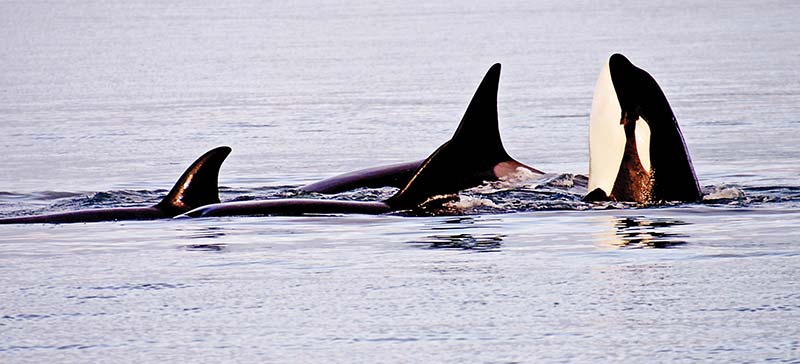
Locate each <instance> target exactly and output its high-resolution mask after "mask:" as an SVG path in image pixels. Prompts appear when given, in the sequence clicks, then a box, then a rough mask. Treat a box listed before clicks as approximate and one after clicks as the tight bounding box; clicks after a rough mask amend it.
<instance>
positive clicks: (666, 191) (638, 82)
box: [584, 54, 702, 204]
mask: <svg viewBox="0 0 800 364" xmlns="http://www.w3.org/2000/svg"><path fill="white" fill-rule="evenodd" d="M588 191H589V193H588V194H587V195H586V197H585V198H584V199H585V200H587V201H604V200H605V201H608V200H610V201H625V202H637V203H640V204H652V203H657V202H659V201H682V202H689V201H696V200H699V199H700V198H701V197H702V194H701V192H700V185H699V184H698V182H697V176H696V175H695V172H694V168H693V166H692V160H691V158H690V157H689V150H688V149H687V147H686V143H685V142H684V140H683V134H682V133H681V130H680V128H679V127H678V122H677V120H676V118H675V115H674V114H673V112H672V108H671V107H670V105H669V102H668V101H667V98H666V96H665V95H664V92H663V91H662V90H661V87H659V86H658V83H656V80H655V79H654V78H653V77H652V76H651V75H650V74H649V73H647V71H645V70H643V69H641V68H638V67H636V66H635V65H633V63H631V62H630V61H629V60H628V59H627V58H625V56H623V55H621V54H613V55H612V56H611V57H610V58H609V60H608V62H607V63H606V64H605V65H604V66H603V69H602V70H601V71H600V76H599V77H598V79H597V84H596V86H595V93H594V98H593V100H592V111H591V116H590V121H589V185H588Z"/></svg>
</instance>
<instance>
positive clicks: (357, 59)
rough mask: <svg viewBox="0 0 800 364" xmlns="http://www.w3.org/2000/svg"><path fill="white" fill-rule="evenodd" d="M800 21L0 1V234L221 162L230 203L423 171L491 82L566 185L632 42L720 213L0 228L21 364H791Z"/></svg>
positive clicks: (514, 145) (492, 196) (511, 137)
mask: <svg viewBox="0 0 800 364" xmlns="http://www.w3.org/2000/svg"><path fill="white" fill-rule="evenodd" d="M799 16H800V3H797V2H794V1H766V2H757V3H756V2H749V1H704V2H693V1H677V2H670V3H669V4H663V3H660V2H627V1H606V2H590V1H577V2H569V3H563V2H562V3H557V4H556V3H550V2H536V1H511V2H503V3H502V4H490V3H488V2H480V1H466V2H465V1H458V2H455V1H449V2H438V3H431V4H408V3H402V2H389V1H380V2H373V3H370V4H357V3H348V2H322V1H319V2H311V1H309V2H287V3H276V2H258V1H253V2H247V1H233V2H224V3H219V2H210V1H191V2H189V1H186V2H168V3H163V2H156V1H152V2H150V1H133V2H131V1H125V2H123V1H97V2H93V1H86V2H55V1H25V2H22V1H6V2H2V3H0V34H2V35H0V39H2V47H0V67H2V70H3V71H2V72H0V145H2V146H3V150H4V153H3V156H2V158H0V216H15V215H21V214H30V213H47V212H56V211H63V210H75V209H84V208H96V207H108V206H141V205H147V204H152V203H155V202H157V201H158V200H159V198H160V196H161V195H163V194H164V193H166V190H167V189H168V188H170V187H171V185H172V184H173V183H174V181H175V180H176V179H177V178H178V176H179V175H180V173H181V172H182V171H183V169H184V168H186V166H188V164H189V163H191V161H192V160H194V158H196V157H197V156H199V155H201V154H202V153H203V152H205V151H206V150H208V149H211V148H213V147H216V146H219V145H229V146H231V147H232V148H233V153H232V154H231V156H230V157H229V159H228V160H227V161H226V162H225V164H224V165H223V168H222V171H221V174H220V184H221V185H222V186H223V189H222V198H223V200H231V199H257V198H269V197H275V196H284V195H292V194H294V193H295V192H293V191H294V188H295V187H297V186H299V185H302V184H303V183H307V182H311V181H315V180H318V179H321V178H325V177H329V176H332V175H334V174H337V173H341V172H345V171H349V170H354V169H359V168H363V167H368V166H374V165H380V164H385V163H395V162H403V161H409V160H418V159H421V158H424V157H425V156H427V155H428V154H429V153H431V152H432V151H433V150H434V149H435V148H436V147H438V146H439V145H440V144H441V143H443V142H444V141H446V140H447V139H448V138H449V137H450V135H451V134H452V133H453V131H454V129H455V127H456V125H457V123H458V121H459V120H460V118H461V114H462V113H463V111H464V109H465V108H466V105H467V103H468V101H469V98H470V97H471V95H472V92H473V91H474V89H475V87H476V86H477V84H478V82H479V81H480V79H481V77H482V75H483V73H484V72H485V71H486V70H487V69H488V67H489V66H491V65H492V64H493V63H495V62H501V63H502V64H503V73H502V76H501V82H500V94H499V97H498V102H499V113H500V124H501V133H502V136H503V140H504V142H505V145H506V148H507V150H508V151H509V152H510V153H511V154H512V155H513V156H514V157H515V158H516V159H518V160H520V161H523V162H525V163H527V164H530V165H532V166H534V167H536V168H539V169H542V170H544V171H547V172H550V173H552V174H553V175H554V176H556V177H554V179H558V180H563V181H567V182H569V181H572V179H573V178H575V177H574V176H575V175H581V174H583V175H585V174H586V173H587V172H588V170H587V169H588V153H587V146H588V140H587V135H588V116H589V109H590V106H591V97H592V93H593V90H594V82H595V80H596V78H597V74H598V73H599V71H600V67H601V66H602V64H603V62H605V60H606V59H607V57H608V56H609V55H610V54H612V53H614V52H621V53H623V54H625V55H626V56H628V57H629V58H630V59H631V60H632V61H633V62H634V64H636V65H638V66H640V67H642V68H644V69H646V70H648V71H649V72H650V73H651V74H652V75H653V76H654V77H655V79H656V80H657V81H658V82H659V83H660V85H661V87H662V88H663V90H664V92H665V94H666V95H667V97H668V98H669V100H670V102H671V104H672V108H673V110H674V111H675V114H676V116H677V118H678V121H679V122H680V125H681V129H682V131H683V134H684V136H685V138H686V142H687V145H688V147H689V149H690V152H691V155H692V159H693V161H694V165H695V169H696V171H697V175H698V177H699V179H700V183H701V185H703V186H704V191H705V192H706V193H707V194H709V195H710V196H711V198H709V199H707V200H706V201H703V202H699V203H692V204H677V205H670V206H659V207H652V208H638V207H635V206H630V205H624V204H622V205H618V204H617V205H608V206H602V205H601V206H594V205H588V204H583V203H580V202H579V199H580V194H579V193H577V192H575V191H571V190H570V189H568V188H567V189H561V190H559V189H558V188H556V189H553V188H552V186H544V187H543V186H542V185H538V184H533V185H526V186H522V187H519V188H516V189H510V190H499V191H489V192H487V191H486V190H478V191H468V192H467V193H465V196H464V197H465V199H466V200H467V201H473V202H475V201H477V202H476V203H473V204H472V205H471V207H469V208H465V209H464V210H463V211H461V213H456V214H455V215H454V216H429V217H408V216H395V215H385V216H361V215H351V216H300V217H241V218H238V217H237V218H213V219H196V220H191V219H180V220H160V221H132V222H105V223H89V224H72V225H3V226H0V277H2V278H0V282H2V284H0V362H3V363H42V362H61V363H66V362H115V363H116V362H119V363H124V362H131V363H133V362H135V363H142V362H149V363H161V362H193V363H201V362H202V363H205V362H208V363H212V362H213V363H220V362H279V363H299V362H303V363H305V362H310V363H314V362H316V363H329V362H347V363H350V362H371V363H373V362H420V363H434V362H435V363H463V362H475V363H512V362H525V363H645V362H646V363H680V362H687V363H688V362H692V363H695V362H715V363H762V362H789V363H800V330H799V329H798V327H800V325H798V323H800V282H799V280H800V278H799V277H800V256H799V255H800V247H798V244H799V243H800V241H799V240H800V239H799V238H800V210H798V207H800V184H799V183H798V177H800V166H798V163H797V156H798V155H800V147H798V141H800V116H798V115H800V73H799V72H798V67H797V61H798V59H800V47H798V44H799V43H798V41H797V39H800V25H798V24H800V22H798V21H797V19H798V17H799ZM390 193H391V191H377V192H374V191H368V192H357V193H356V194H355V195H345V196H343V197H344V198H355V199H369V198H376V197H380V196H385V195H387V194H390ZM484 200H488V201H490V202H494V203H496V205H498V206H500V208H499V209H495V208H486V204H482V202H481V201H484Z"/></svg>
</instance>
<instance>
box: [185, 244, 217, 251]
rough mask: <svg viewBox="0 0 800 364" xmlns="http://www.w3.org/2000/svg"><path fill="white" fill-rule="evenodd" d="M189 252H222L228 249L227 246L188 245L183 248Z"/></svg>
mask: <svg viewBox="0 0 800 364" xmlns="http://www.w3.org/2000/svg"><path fill="white" fill-rule="evenodd" d="M181 248H182V249H184V250H188V251H200V252H221V251H223V250H225V249H227V248H228V245H227V244H188V245H184V246H182V247H181Z"/></svg>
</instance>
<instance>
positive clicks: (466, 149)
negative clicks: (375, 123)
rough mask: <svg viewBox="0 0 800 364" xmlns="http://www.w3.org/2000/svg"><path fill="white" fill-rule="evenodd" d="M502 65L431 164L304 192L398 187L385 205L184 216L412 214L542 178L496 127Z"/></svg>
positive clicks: (246, 208) (356, 176) (306, 204)
mask: <svg viewBox="0 0 800 364" xmlns="http://www.w3.org/2000/svg"><path fill="white" fill-rule="evenodd" d="M499 81H500V64H495V65H493V66H492V67H491V68H490V69H489V71H488V72H487V73H486V76H484V78H483V81H481V84H480V85H479V86H478V89H477V91H475V95H474V96H473V97H472V101H470V104H469V106H468V107H467V110H466V112H465V113H464V117H463V118H462V119H461V123H460V124H459V127H458V129H457V130H456V132H455V134H454V135H453V137H452V138H451V139H450V140H449V141H447V142H445V143H444V144H443V145H442V146H440V147H439V148H438V149H437V150H436V151H434V152H433V154H431V155H430V156H429V157H428V158H427V159H425V160H423V161H418V162H410V163H404V164H398V165H392V166H388V167H377V168H373V169H367V170H362V171H357V172H353V173H349V174H345V175H342V176H338V177H334V178H331V179H328V180H324V181H321V182H318V183H314V184H311V185H309V186H306V187H305V189H306V190H308V191H318V192H335V191H343V190H347V189H351V188H356V187H373V186H384V185H390V186H399V187H400V191H399V192H397V193H396V194H395V195H394V196H392V197H390V198H389V199H387V200H386V201H382V202H381V201H377V202H360V201H336V200H314V199H278V200H265V201H243V202H229V203H220V204H212V205H207V206H203V207H200V208H197V209H195V210H192V211H190V212H188V213H186V216H190V217H206V216H234V215H300V214H305V213H362V214H382V213H386V212H391V211H398V210H408V209H414V208H416V207H418V206H420V205H422V204H424V203H425V202H426V201H427V200H429V199H430V198H432V197H435V196H439V195H450V194H455V193H458V191H460V190H463V189H466V188H470V187H474V186H478V185H480V184H481V183H483V182H485V181H494V180H497V179H499V178H504V177H507V176H511V175H512V174H514V173H516V172H518V169H522V170H526V171H530V172H533V173H538V174H541V173H542V172H540V171H538V170H536V169H534V168H531V167H529V166H526V165H524V164H522V163H519V162H517V161H515V160H514V159H513V158H511V157H510V156H509V155H508V153H507V152H506V151H505V148H503V144H502V142H501V140H500V133H499V130H498V127H497V87H498V83H499Z"/></svg>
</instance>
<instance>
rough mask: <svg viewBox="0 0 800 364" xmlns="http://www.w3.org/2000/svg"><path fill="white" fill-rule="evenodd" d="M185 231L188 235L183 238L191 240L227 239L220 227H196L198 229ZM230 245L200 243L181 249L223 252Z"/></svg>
mask: <svg viewBox="0 0 800 364" xmlns="http://www.w3.org/2000/svg"><path fill="white" fill-rule="evenodd" d="M181 230H183V231H185V232H186V233H187V234H186V235H185V236H184V237H183V238H185V239H189V240H196V239H218V238H222V237H225V235H226V234H225V232H224V231H223V229H222V228H220V227H213V226H212V227H196V228H187V229H181ZM227 247H228V245H227V244H223V243H198V244H186V245H182V246H181V247H180V248H181V249H184V250H189V251H216V252H218V251H223V250H225V249H227Z"/></svg>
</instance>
